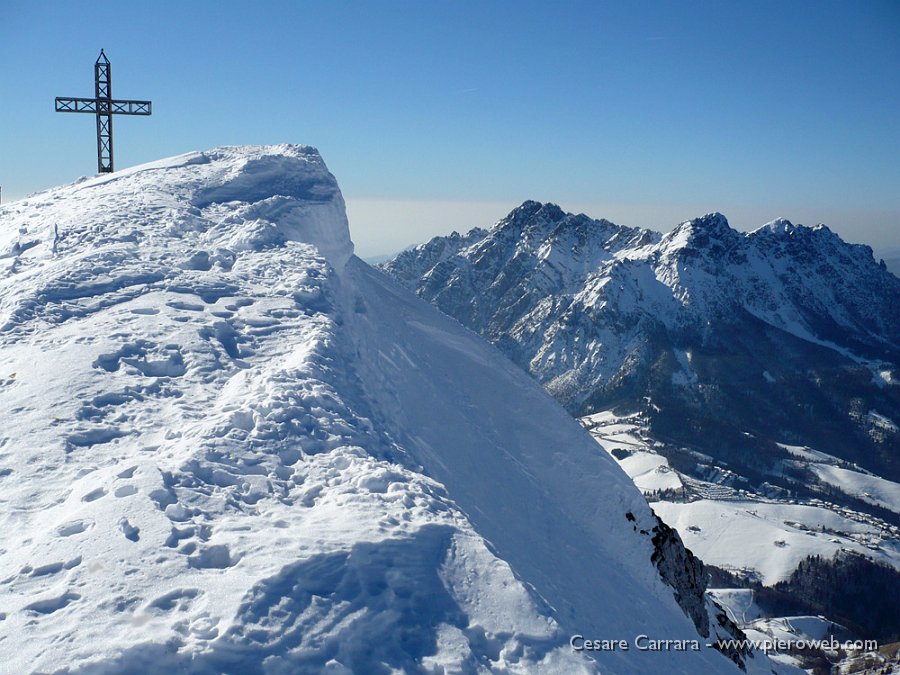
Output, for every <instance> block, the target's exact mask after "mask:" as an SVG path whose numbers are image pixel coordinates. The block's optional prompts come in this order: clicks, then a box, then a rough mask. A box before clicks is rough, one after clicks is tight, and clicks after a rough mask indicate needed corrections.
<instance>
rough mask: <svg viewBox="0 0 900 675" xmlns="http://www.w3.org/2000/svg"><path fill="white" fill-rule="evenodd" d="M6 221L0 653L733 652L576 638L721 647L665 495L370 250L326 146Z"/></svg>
mask: <svg viewBox="0 0 900 675" xmlns="http://www.w3.org/2000/svg"><path fill="white" fill-rule="evenodd" d="M0 225H2V227H0V251H3V252H4V253H2V255H3V257H2V259H0V261H2V264H3V266H4V268H3V269H4V271H3V273H2V278H0V403H2V405H3V408H4V409H5V410H8V411H9V417H8V424H7V425H6V427H5V428H4V429H3V431H2V434H0V487H2V490H0V528H2V531H3V532H4V537H3V542H2V544H0V627H2V630H0V654H2V656H3V659H2V661H0V662H2V664H3V665H2V668H3V669H4V672H7V671H8V672H11V673H13V672H14V673H24V672H46V671H53V672H79V673H106V672H122V671H123V670H132V671H139V672H149V673H153V672H171V671H172V670H180V671H187V672H195V673H218V672H223V671H227V672H237V671H240V672H261V673H262V672H265V673H275V672H311V673H312V672H388V671H389V670H400V671H405V672H435V673H439V672H487V671H496V672H535V671H540V672H559V673H574V672H597V671H598V669H602V670H603V672H616V673H645V672H646V673H649V672H659V671H660V670H663V669H664V670H666V671H671V672H675V673H678V672H682V673H694V672H698V671H703V672H735V670H736V668H735V665H734V664H733V663H732V662H731V661H730V660H728V659H727V658H726V657H725V656H723V655H721V654H719V653H718V652H716V651H715V650H713V649H709V648H706V647H705V646H704V647H703V649H702V650H701V651H700V652H690V651H689V652H680V653H672V652H668V653H666V652H656V653H653V652H634V651H632V652H615V653H595V654H593V655H589V654H585V653H576V652H574V651H572V650H571V648H570V647H569V644H568V640H569V636H570V635H572V634H574V633H580V634H583V635H585V636H586V637H590V638H610V639H614V638H619V637H622V638H625V639H628V640H632V639H633V638H634V637H635V636H637V635H638V634H647V635H651V636H653V637H655V638H660V639H699V640H701V642H705V641H704V640H703V638H701V637H700V636H698V633H697V629H696V628H695V623H696V621H697V620H696V619H695V620H694V621H692V620H691V619H689V618H688V617H687V616H686V615H685V614H684V613H683V612H682V610H681V608H680V607H679V606H678V604H677V603H676V600H675V596H674V593H673V589H672V588H671V587H669V586H667V585H666V584H665V583H664V582H663V581H662V580H661V579H660V576H659V573H658V571H657V569H656V567H655V566H654V565H653V564H652V562H651V557H652V556H653V554H654V545H653V542H652V541H651V540H650V534H649V532H650V531H651V530H652V529H653V527H654V526H655V525H656V522H657V521H656V519H655V517H654V516H653V514H652V512H651V511H650V509H649V507H648V506H647V505H646V503H645V502H644V500H643V499H642V497H641V495H640V493H639V492H638V491H637V490H636V489H635V488H634V487H633V485H631V483H630V482H629V480H628V478H627V476H625V474H624V473H622V472H621V471H620V470H619V469H618V467H617V466H616V463H615V460H613V459H612V458H611V457H609V456H608V455H606V453H602V452H599V451H598V448H597V446H596V444H595V443H594V442H593V440H592V439H591V438H590V436H589V435H588V434H587V433H586V432H585V431H583V430H582V429H581V428H580V427H579V426H578V425H577V424H576V423H575V422H574V421H573V420H572V419H571V418H569V416H568V415H567V413H566V412H565V411H564V410H563V409H562V408H561V407H559V406H558V405H556V404H555V403H554V402H553V401H552V400H551V399H549V398H548V397H547V396H546V395H545V394H544V393H543V391H541V389H540V387H539V386H538V385H537V384H535V383H534V382H532V380H531V379H530V378H529V377H528V376H527V375H526V374H524V373H522V372H521V371H520V370H519V369H518V368H516V367H515V366H513V365H512V364H510V363H509V362H507V361H506V360H505V359H504V358H503V357H502V356H500V354H499V353H498V352H497V351H495V350H494V349H493V348H491V347H489V346H487V345H485V344H484V343H483V342H482V341H481V340H480V339H479V338H477V337H476V336H474V335H472V334H471V333H469V332H468V331H466V330H464V329H462V328H461V327H459V326H458V325H457V324H456V323H455V322H454V321H452V320H451V319H448V318H446V317H444V316H442V315H440V314H439V313H437V312H436V311H435V310H433V309H432V308H430V307H428V306H427V305H426V304H425V303H422V302H421V301H419V300H417V299H416V298H414V297H413V296H411V295H410V294H408V293H406V292H404V291H403V290H402V289H400V288H399V287H398V286H397V285H396V284H394V283H393V282H391V281H389V280H388V279H387V278H386V277H384V276H383V275H382V274H380V273H379V272H377V271H375V270H372V269H371V268H369V267H367V266H366V265H365V264H363V263H362V262H361V261H359V260H358V259H356V258H353V257H352V242H351V241H350V237H349V231H348V228H347V221H346V216H345V214H344V208H343V199H342V197H341V195H340V191H339V189H338V188H337V184H336V182H335V180H334V178H333V176H331V174H330V173H328V171H327V169H326V168H325V166H324V163H323V162H322V160H321V158H320V157H319V155H318V153H317V152H316V151H315V150H314V149H312V148H309V147H303V146H269V147H247V148H222V149H217V150H212V151H209V152H204V153H191V154H188V155H184V156H182V157H178V158H173V159H171V160H164V161H161V162H156V163H153V164H149V165H144V166H142V167H136V168H135V169H131V170H127V171H123V172H119V173H116V174H112V175H111V176H104V177H100V178H95V179H90V180H87V181H83V182H81V183H77V184H74V185H71V186H65V187H62V188H58V189H55V190H50V191H47V192H45V193H41V194H38V195H35V196H33V197H30V198H28V199H26V200H23V201H21V202H15V203H13V204H9V205H4V206H3V207H2V208H0ZM671 546H672V547H673V548H672V551H674V552H675V553H677V552H678V551H679V550H683V549H682V548H681V546H680V543H678V542H677V540H675V543H672V544H671ZM707 611H709V612H714V611H715V609H714V607H713V606H710V607H709V608H708V610H707ZM718 630H719V629H718V628H717V629H715V630H713V631H712V633H711V634H710V637H711V638H714V637H715V635H718V634H719V633H718V632H717V631H718ZM591 657H593V658H591ZM767 664H768V661H767V660H766V659H765V658H763V657H762V656H761V655H756V657H755V658H754V657H752V656H751V657H749V658H746V659H745V665H746V667H747V668H748V669H749V670H750V671H759V672H762V670H764V669H766V665H767Z"/></svg>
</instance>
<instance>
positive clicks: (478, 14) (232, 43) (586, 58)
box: [0, 0, 900, 255]
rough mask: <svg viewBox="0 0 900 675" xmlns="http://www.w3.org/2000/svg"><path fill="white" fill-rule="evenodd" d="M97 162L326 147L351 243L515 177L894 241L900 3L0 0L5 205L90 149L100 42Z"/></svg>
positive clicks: (639, 202) (413, 225)
mask: <svg viewBox="0 0 900 675" xmlns="http://www.w3.org/2000/svg"><path fill="white" fill-rule="evenodd" d="M101 47H103V48H105V49H106V52H107V54H108V55H109V57H110V59H111V61H112V64H113V93H114V96H115V97H117V98H139V99H140V98H149V99H152V100H153V104H154V114H153V116H152V117H149V118H122V117H119V118H117V119H116V121H115V132H116V134H115V137H116V166H117V167H118V168H124V167H126V166H130V165H133V164H137V163H141V162H145V161H150V160H154V159H157V158H160V157H163V156H168V155H173V154H180V153H182V152H186V151H189V150H194V149H201V150H202V149H206V148H210V147H214V146H217V145H226V144H240V143H281V142H294V143H308V144H311V145H315V146H316V147H318V148H319V149H320V151H321V152H322V155H323V156H324V158H325V161H326V162H327V163H328V166H329V167H330V168H331V170H332V172H333V173H334V174H335V175H336V176H337V178H338V181H339V183H340V185H341V187H342V190H343V192H344V196H345V198H346V200H347V202H348V206H349V211H350V217H351V228H352V233H353V236H354V239H355V240H356V242H357V246H358V251H359V252H360V253H361V254H363V255H373V254H376V253H379V252H389V251H392V250H396V249H398V248H401V247H403V246H405V245H406V244H409V243H413V242H416V241H422V240H424V239H426V238H428V237H429V236H431V235H433V234H438V233H446V232H449V231H450V230H452V229H458V230H465V229H468V228H469V227H472V226H474V225H488V224H490V223H491V222H492V221H494V220H496V219H498V218H500V217H502V216H503V215H504V214H505V213H506V212H507V211H509V210H510V209H512V208H513V207H514V206H516V205H517V204H518V203H520V202H521V201H523V200H524V199H538V200H541V201H554V202H556V203H559V204H560V205H561V206H563V207H564V208H566V209H568V210H573V211H584V212H586V213H588V214H589V215H592V216H594V217H606V218H609V219H611V220H615V221H617V222H621V223H623V224H629V225H643V226H649V227H655V228H656V229H667V228H669V227H671V226H673V225H674V224H676V223H677V222H679V221H680V220H682V219H685V218H689V217H692V216H696V215H701V214H702V213H705V212H707V211H712V210H718V211H722V212H723V213H725V214H726V215H727V216H728V217H729V219H730V220H731V221H732V224H733V225H735V226H738V227H741V228H752V227H756V226H758V225H760V224H762V223H764V222H765V221H767V220H771V219H773V218H775V217H778V216H784V217H787V218H789V219H791V220H793V221H794V222H803V223H806V224H814V223H815V222H820V221H822V222H826V223H827V224H828V225H829V226H831V227H832V228H833V229H835V230H836V231H838V232H839V233H840V234H841V235H842V236H844V238H846V239H848V240H850V241H857V242H863V243H869V244H872V245H873V246H875V247H876V248H878V249H885V248H892V247H900V121H898V120H900V2H896V1H881V2H879V1H877V0H871V1H868V2H832V1H822V0H818V1H816V2H802V1H792V2H783V1H782V2H767V1H762V0H759V1H753V2H744V3H738V2H730V1H729V2H726V1H724V0H723V1H718V2H640V1H635V2H609V3H604V2H596V1H595V2H553V3H549V2H546V3H539V2H490V1H488V2H485V1H482V2H468V1H459V2H438V1H430V2H411V1H410V2H393V1H389V0H383V1H379V2H374V1H373V2H340V1H333V2H265V1H261V2H253V3H250V2H228V1H224V0H220V1H219V2H203V1H192V2H185V1H181V2H142V3H131V2H128V3H97V2H80V1H77V0H69V1H68V2H37V1H33V2H24V1H23V2H19V1H16V0H13V1H12V2H9V0H7V2H5V3H4V5H3V10H2V17H0V59H2V61H0V62H2V64H3V68H2V71H0V96H2V100H3V105H0V185H2V186H3V199H4V202H6V201H9V200H10V199H14V198H17V197H21V196H24V195H25V194H26V193H28V192H32V191H34V190H38V189H42V188H45V187H49V186H52V185H56V184H59V183H64V182H69V181H71V180H74V179H76V178H77V177H79V176H81V175H88V174H91V173H93V172H94V171H95V170H96V150H95V136H94V133H95V132H94V125H93V120H92V118H91V117H90V116H88V115H60V114H56V113H54V112H53V97H54V96H58V95H67V96H89V95H92V91H93V79H92V78H93V70H92V66H93V62H94V60H95V59H96V57H97V54H98V53H99V50H100V48H101Z"/></svg>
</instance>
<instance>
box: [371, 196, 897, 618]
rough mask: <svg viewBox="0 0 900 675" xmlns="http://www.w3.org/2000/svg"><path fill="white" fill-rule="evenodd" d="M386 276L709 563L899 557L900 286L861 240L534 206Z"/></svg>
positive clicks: (775, 573)
mask: <svg viewBox="0 0 900 675" xmlns="http://www.w3.org/2000/svg"><path fill="white" fill-rule="evenodd" d="M382 268H383V269H385V270H386V271H387V272H388V273H390V274H391V275H392V276H394V278H396V279H397V280H398V281H399V282H400V283H402V284H403V285H405V286H406V287H407V288H409V289H411V290H414V291H415V292H416V293H417V294H418V295H419V296H420V297H422V298H424V299H426V300H428V301H429V302H431V303H432V304H434V305H435V306H436V307H438V308H440V309H441V310H442V311H444V312H445V313H447V314H449V315H450V316H453V317H454V318H456V319H457V320H459V321H460V323H462V324H463V325H465V326H467V327H469V328H470V329H472V330H473V331H475V332H477V333H479V334H481V335H482V336H484V337H486V338H487V339H489V340H490V341H491V342H493V343H494V344H496V345H497V346H498V347H499V348H500V349H501V350H502V351H503V352H504V353H505V354H507V355H508V356H509V357H510V358H511V359H512V360H513V361H515V362H516V363H518V364H519V365H520V366H521V367H522V368H523V369H525V370H526V371H528V372H530V373H531V374H532V375H533V376H534V377H535V378H536V379H537V380H539V381H540V382H542V383H543V384H544V386H545V387H546V389H547V390H548V391H549V392H551V393H552V394H553V395H554V396H555V397H556V398H557V399H558V400H559V401H560V402H561V403H563V404H564V405H565V406H566V407H567V409H568V410H569V411H570V412H571V413H573V414H574V415H576V416H579V417H583V418H584V424H585V425H586V426H587V427H589V428H591V430H592V433H594V434H595V436H596V437H597V439H598V440H599V441H600V442H601V443H602V444H603V445H604V447H605V448H606V449H607V450H608V451H610V452H611V453H612V454H613V455H614V456H616V457H617V459H619V460H620V462H621V464H622V466H623V468H625V469H626V471H628V473H629V475H631V476H632V478H633V479H634V480H635V482H636V484H637V485H638V486H639V487H640V488H641V489H642V491H644V492H645V494H647V495H648V497H649V498H650V499H651V500H653V501H654V504H653V505H654V508H655V509H656V510H657V511H658V512H659V513H660V514H661V515H662V516H663V518H664V520H666V521H667V522H668V523H669V524H671V525H673V526H675V527H676V528H677V529H678V530H679V531H680V532H681V534H682V537H684V539H685V541H686V542H687V543H688V545H689V547H690V548H691V549H692V550H694V551H695V552H697V553H698V554H699V555H700V556H701V558H703V559H704V560H705V561H706V562H711V563H714V564H715V565H717V566H721V567H722V568H724V569H726V570H729V571H730V572H733V573H736V574H738V575H740V576H742V577H744V578H745V580H747V579H749V580H751V581H753V582H757V583H764V584H775V583H777V582H780V581H781V582H785V583H786V582H787V580H788V579H789V578H790V576H791V574H792V573H793V572H794V571H795V570H796V569H797V567H798V566H799V563H800V562H801V561H802V560H804V559H805V558H806V556H807V555H817V554H818V555H822V556H824V557H825V558H831V556H833V555H834V554H835V553H838V552H841V551H844V552H847V551H852V552H857V553H861V554H864V555H865V556H867V557H868V558H870V559H872V560H875V561H879V562H882V563H885V564H887V565H890V566H892V567H900V529H898V528H900V484H898V483H900V386H898V383H900V279H898V278H897V277H895V276H894V275H893V274H891V273H890V272H889V271H888V270H887V269H886V266H885V265H884V263H883V262H878V261H876V260H875V259H874V257H873V255H872V251H871V249H870V248H869V247H867V246H861V245H851V244H847V243H845V242H843V241H842V240H841V239H840V238H839V237H838V236H837V235H835V234H834V233H833V232H831V231H830V230H829V229H828V228H827V227H825V226H823V225H819V226H816V227H805V226H802V225H793V224H791V223H790V222H788V221H787V220H777V221H774V222H772V223H769V224H767V225H764V226H763V227H761V228H759V229H757V230H755V231H753V232H750V233H741V232H737V231H735V230H733V229H732V228H730V227H729V225H728V223H727V221H726V219H725V217H724V216H722V215H721V214H717V213H714V214H709V215H706V216H703V217H702V218H697V219H695V220H691V221H689V222H685V223H682V224H681V225H679V226H678V227H676V228H674V229H673V230H672V231H670V232H669V233H667V234H660V233H657V232H653V231H650V230H644V229H637V228H630V227H624V226H619V225H615V224H613V223H611V222H609V221H606V220H594V219H592V218H589V217H587V216H585V215H573V214H569V213H564V212H563V211H562V210H561V209H560V208H559V207H557V206H555V205H554V204H542V203H538V202H534V201H528V202H525V203H524V204H522V205H521V206H519V207H518V208H516V209H515V210H513V211H512V212H511V213H510V214H509V215H508V216H507V217H506V218H504V219H503V220H501V221H500V222H498V223H497V224H496V225H494V226H493V227H491V228H489V229H481V228H476V229H474V230H472V231H471V232H469V233H468V234H465V235H460V234H457V233H454V234H452V235H450V236H447V237H437V238H435V239H432V240H431V241H429V242H427V243H425V244H422V245H420V246H418V247H416V248H413V249H410V250H407V251H405V252H403V253H401V254H399V255H397V256H396V257H395V259H394V260H392V261H390V262H388V263H385V264H383V265H382ZM898 578H900V577H898ZM894 591H895V595H896V594H897V593H900V584H897V583H896V581H895V582H894ZM898 600H900V596H898ZM891 631H900V621H894V625H893V627H892V628H891V629H890V630H889V631H888V632H887V633H886V635H892V634H896V633H892V632H891Z"/></svg>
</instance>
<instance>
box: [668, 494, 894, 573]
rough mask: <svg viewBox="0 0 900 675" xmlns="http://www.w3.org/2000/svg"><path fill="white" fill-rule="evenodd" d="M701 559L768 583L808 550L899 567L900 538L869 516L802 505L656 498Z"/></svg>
mask: <svg viewBox="0 0 900 675" xmlns="http://www.w3.org/2000/svg"><path fill="white" fill-rule="evenodd" d="M652 506H653V509H654V510H655V511H656V512H657V513H658V514H659V516H660V518H662V519H663V521H665V522H666V523H667V524H669V525H671V526H672V527H674V528H675V529H677V530H678V532H679V534H681V537H682V539H683V540H684V544H685V546H687V547H688V548H689V549H690V550H691V551H693V552H694V554H696V555H697V556H698V557H699V558H700V559H701V560H703V561H704V562H706V563H709V564H711V565H716V566H717V567H721V568H724V569H728V570H732V571H736V572H741V571H744V572H751V573H753V575H754V576H756V577H757V578H758V580H759V581H761V582H762V583H763V584H765V585H769V586H770V585H773V584H775V583H777V582H779V581H783V580H785V579H787V578H789V577H790V575H791V573H792V572H793V571H794V570H795V569H797V566H798V565H799V563H800V561H802V560H803V559H804V558H806V557H807V556H810V555H821V556H823V557H826V558H830V557H832V556H834V555H835V554H837V553H838V552H839V551H842V550H846V551H854V552H856V553H861V554H863V555H866V556H867V557H869V558H872V559H874V560H877V561H879V562H883V563H884V564H887V565H892V566H894V567H896V568H898V569H900V543H898V541H897V540H896V539H893V538H890V539H885V538H884V537H883V536H882V532H881V531H880V530H879V529H878V528H876V527H874V526H873V525H871V524H869V523H867V522H865V521H857V520H851V519H850V518H848V517H846V516H844V515H841V514H838V513H835V512H834V511H831V510H829V509H825V508H821V507H818V506H811V505H803V504H785V503H766V502H758V501H740V500H734V501H714V500H709V499H701V500H699V501H695V502H690V503H674V502H654V503H653V504H652Z"/></svg>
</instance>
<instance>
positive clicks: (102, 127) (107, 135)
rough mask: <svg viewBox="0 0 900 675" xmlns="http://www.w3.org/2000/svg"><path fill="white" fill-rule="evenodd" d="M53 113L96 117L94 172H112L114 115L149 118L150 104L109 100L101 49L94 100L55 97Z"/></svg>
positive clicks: (108, 71)
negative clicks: (144, 116)
mask: <svg viewBox="0 0 900 675" xmlns="http://www.w3.org/2000/svg"><path fill="white" fill-rule="evenodd" d="M56 112H65V113H91V114H93V115H96V116H97V171H98V172H99V173H112V171H113V124H112V123H113V118H112V116H113V115H150V114H151V103H150V101H117V100H116V99H114V98H113V97H112V67H111V66H110V63H109V59H108V58H107V57H106V54H105V53H104V52H103V50H102V49H101V50H100V56H99V57H98V58H97V62H96V63H95V64H94V98H73V97H70V96H57V97H56Z"/></svg>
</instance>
